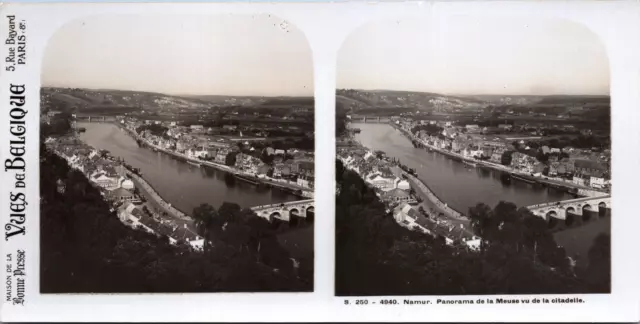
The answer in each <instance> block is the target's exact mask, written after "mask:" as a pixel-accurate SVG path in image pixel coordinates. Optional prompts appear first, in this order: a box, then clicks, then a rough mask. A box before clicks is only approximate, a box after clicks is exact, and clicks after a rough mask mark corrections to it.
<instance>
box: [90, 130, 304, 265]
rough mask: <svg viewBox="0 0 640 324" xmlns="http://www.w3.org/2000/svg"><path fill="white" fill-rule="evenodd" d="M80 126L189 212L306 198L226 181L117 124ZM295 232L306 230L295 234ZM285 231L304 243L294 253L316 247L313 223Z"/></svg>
mask: <svg viewBox="0 0 640 324" xmlns="http://www.w3.org/2000/svg"><path fill="white" fill-rule="evenodd" d="M78 127H84V128H86V131H85V132H83V133H81V134H80V139H81V140H82V141H84V142H85V143H87V144H89V145H91V146H92V147H94V148H96V149H100V150H107V151H109V152H110V154H111V155H112V156H116V157H120V158H123V159H124V160H125V161H126V162H127V163H128V164H130V165H131V166H133V167H135V168H139V169H140V171H141V172H142V175H143V177H144V178H145V180H147V181H148V182H149V183H150V184H151V186H153V187H154V188H155V189H156V191H157V192H158V193H159V194H160V195H161V196H162V197H163V198H164V199H166V200H167V201H168V202H170V203H171V204H172V205H173V206H175V207H176V208H178V209H179V210H181V211H183V212H185V213H186V214H188V215H190V214H191V212H192V211H193V208H195V207H197V206H198V205H200V204H202V203H208V204H210V205H212V206H214V207H216V208H218V207H220V205H222V203H223V202H225V201H226V202H233V203H236V204H238V205H240V206H241V207H243V208H248V207H253V206H259V205H266V204H275V203H281V202H287V201H296V200H301V199H303V198H300V197H297V196H295V195H292V194H289V193H287V192H284V191H281V190H278V189H269V188H258V187H257V186H255V185H252V184H249V183H246V182H243V181H241V180H239V179H235V180H234V181H226V180H225V172H223V171H220V170H216V169H213V168H210V167H205V166H201V167H198V166H194V165H191V164H188V163H186V162H183V161H179V160H177V159H175V158H173V157H171V156H169V155H167V154H164V153H160V152H155V151H153V150H151V149H149V148H146V147H140V146H138V143H136V141H135V140H134V139H133V138H131V137H130V136H129V135H127V133H126V132H125V131H123V130H121V129H120V128H118V127H117V126H116V125H113V124H106V123H78ZM292 232H301V233H305V234H304V235H294V234H293V233H292ZM285 234H286V235H280V236H279V239H280V241H281V242H282V243H283V244H284V245H285V246H292V247H299V246H302V247H304V248H303V250H304V251H303V252H301V251H295V252H294V251H291V250H292V249H290V248H288V249H289V250H290V251H291V252H292V253H294V254H296V255H301V254H305V253H306V252H311V251H312V248H313V226H307V227H305V228H299V229H295V230H292V231H290V232H288V233H285ZM308 246H311V248H307V247H308ZM297 249H299V248H297Z"/></svg>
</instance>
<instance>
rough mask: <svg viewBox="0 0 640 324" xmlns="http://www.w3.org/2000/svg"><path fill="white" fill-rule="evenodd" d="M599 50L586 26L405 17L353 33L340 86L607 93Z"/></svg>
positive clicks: (341, 61)
mask: <svg viewBox="0 0 640 324" xmlns="http://www.w3.org/2000/svg"><path fill="white" fill-rule="evenodd" d="M608 65H609V63H608V58H607V55H606V51H605V48H604V45H603V44H602V43H601V42H600V40H599V38H598V36H596V35H595V34H593V33H591V32H590V31H589V30H588V29H587V28H586V27H583V26H581V25H578V24H573V23H570V22H565V21H560V20H542V19H527V18H521V17H518V18H511V19H507V18H500V17H492V18H482V19H477V18H475V19H474V18H468V17H460V16H459V17H453V19H446V22H445V20H444V19H437V18H434V19H403V20H392V21H384V22H373V23H369V24H367V25H364V26H362V27H360V28H358V29H357V30H356V31H354V32H353V33H351V34H350V35H349V36H348V37H347V39H346V40H345V41H344V43H343V45H342V48H341V49H340V52H339V54H338V70H337V75H338V80H337V86H338V88H355V89H371V90H373V89H388V90H407V91H425V92H438V93H444V94H511V95H513V94H523V95H529V94H533V95H538V94H598V95H599V94H605V95H608V94H609V66H608Z"/></svg>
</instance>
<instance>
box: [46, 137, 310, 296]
mask: <svg viewBox="0 0 640 324" xmlns="http://www.w3.org/2000/svg"><path fill="white" fill-rule="evenodd" d="M41 147H42V149H41V152H40V179H41V180H40V181H41V183H40V190H41V201H40V204H41V212H40V235H41V237H40V262H41V263H40V284H41V286H40V291H41V292H42V293H134V292H253V291H311V290H313V257H312V256H310V257H309V258H308V259H303V260H297V261H299V266H298V267H296V266H294V262H292V260H291V259H290V257H289V254H288V252H287V251H286V250H285V249H284V248H283V247H281V246H280V245H279V243H278V241H277V238H276V234H277V232H278V231H277V227H276V226H274V224H273V223H269V222H268V221H266V220H264V219H262V218H259V217H255V216H254V215H253V214H252V213H251V212H250V211H249V210H243V209H241V208H240V207H239V206H238V205H236V204H230V203H225V204H223V205H222V206H220V208H218V209H215V208H213V207H212V206H209V205H202V206H200V207H198V208H196V209H195V210H194V212H193V215H194V218H195V219H196V224H197V225H198V228H199V231H200V233H201V235H204V236H206V237H208V238H209V240H210V241H211V243H210V244H206V245H205V250H204V252H196V251H193V250H192V248H191V247H190V246H189V245H187V244H180V245H178V246H174V245H171V244H170V243H169V240H168V238H167V237H158V236H155V235H152V234H148V233H146V232H144V231H140V230H134V229H131V228H129V227H127V226H125V225H124V224H123V223H121V222H120V220H119V219H118V217H117V215H116V212H115V211H113V210H111V209H110V208H111V207H110V205H108V204H107V203H106V202H105V201H104V200H103V198H102V196H101V195H100V192H99V191H98V189H96V188H95V187H93V186H92V185H91V184H90V183H89V181H88V179H87V178H86V177H85V176H84V175H83V174H82V173H81V172H79V171H76V170H73V169H71V168H69V166H68V165H67V163H66V161H64V160H63V159H61V158H60V157H58V156H57V155H55V154H53V153H52V152H50V151H48V150H47V149H46V148H45V147H44V144H43V145H41Z"/></svg>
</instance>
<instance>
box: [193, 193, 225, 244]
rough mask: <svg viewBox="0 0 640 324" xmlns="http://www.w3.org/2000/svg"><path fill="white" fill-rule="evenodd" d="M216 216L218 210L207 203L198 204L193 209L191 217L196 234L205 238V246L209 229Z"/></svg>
mask: <svg viewBox="0 0 640 324" xmlns="http://www.w3.org/2000/svg"><path fill="white" fill-rule="evenodd" d="M217 216H218V211H217V210H216V209H215V208H214V207H213V206H211V205H209V204H200V206H198V207H196V208H194V209H193V213H192V215H191V217H192V218H193V221H194V224H195V226H196V229H197V230H198V234H199V235H200V236H202V237H204V238H205V240H204V241H205V248H206V247H207V241H208V239H209V230H210V229H211V225H212V224H213V222H214V220H215V219H216V218H217Z"/></svg>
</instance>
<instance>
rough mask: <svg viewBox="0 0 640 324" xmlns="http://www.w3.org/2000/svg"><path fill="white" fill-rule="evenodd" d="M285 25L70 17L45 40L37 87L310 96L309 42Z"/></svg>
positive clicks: (249, 19) (276, 21)
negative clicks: (40, 85)
mask: <svg viewBox="0 0 640 324" xmlns="http://www.w3.org/2000/svg"><path fill="white" fill-rule="evenodd" d="M283 22H284V21H283V20H282V19H280V18H278V17H275V16H269V15H255V16H251V15H212V16H204V17H203V16H161V15H154V16H151V15H149V16H140V15H135V16H133V15H131V16H98V17H90V18H86V19H84V20H78V21H74V22H71V23H69V24H67V25H65V26H63V27H62V28H61V29H59V30H58V31H57V32H56V33H55V34H54V36H53V37H52V38H51V40H50V41H49V44H48V47H47V49H46V52H45V55H44V60H43V68H42V84H43V86H60V87H79V88H94V89H121V90H138V91H153V92H161V93H167V94H203V95H261V96H310V95H313V64H312V56H311V50H310V48H309V45H308V43H307V40H306V38H305V36H304V34H303V33H302V32H301V31H299V30H298V29H296V27H295V26H293V25H291V24H287V23H286V22H284V24H283ZM287 30H288V31H289V32H286V31H287Z"/></svg>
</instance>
